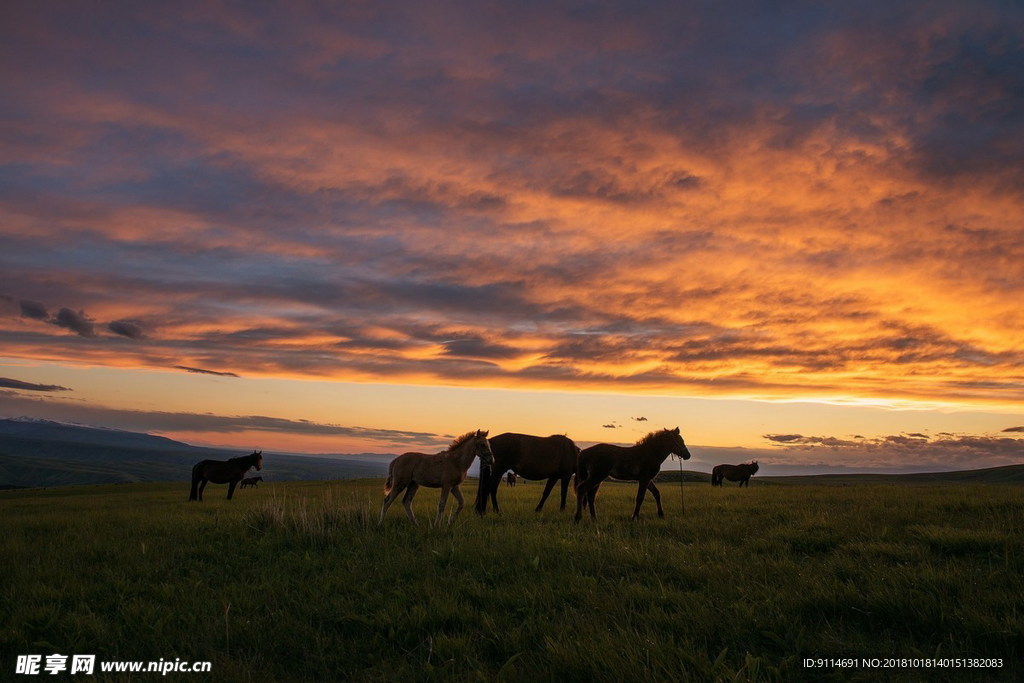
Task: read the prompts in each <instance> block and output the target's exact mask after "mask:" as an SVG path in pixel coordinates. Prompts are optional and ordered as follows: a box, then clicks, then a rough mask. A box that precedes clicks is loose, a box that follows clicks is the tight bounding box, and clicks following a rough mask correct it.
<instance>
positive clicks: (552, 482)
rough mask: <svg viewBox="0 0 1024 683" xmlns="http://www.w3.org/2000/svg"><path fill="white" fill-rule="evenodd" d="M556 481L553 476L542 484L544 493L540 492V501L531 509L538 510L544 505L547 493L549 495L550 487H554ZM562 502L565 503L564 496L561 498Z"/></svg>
mask: <svg viewBox="0 0 1024 683" xmlns="http://www.w3.org/2000/svg"><path fill="white" fill-rule="evenodd" d="M556 481H558V479H556V478H555V477H551V478H549V479H548V483H546V484H544V493H543V494H541V497H540V502H539V503H537V507H535V508H534V509H533V511H534V512H540V511H541V508H543V507H544V501H546V500H547V499H548V495H550V493H551V489H553V488H555V482H556ZM562 503H563V504H564V503H565V500H564V498H563V500H562Z"/></svg>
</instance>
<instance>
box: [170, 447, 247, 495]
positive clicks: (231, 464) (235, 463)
mask: <svg viewBox="0 0 1024 683" xmlns="http://www.w3.org/2000/svg"><path fill="white" fill-rule="evenodd" d="M253 467H255V468H256V471H257V472H258V471H259V470H262V469H263V451H253V452H252V454H251V455H243V456H242V457H240V458H231V459H230V460H203V461H202V462H198V463H196V465H195V467H193V468H192V491H191V493H189V495H188V499H189V500H190V501H192V500H198V501H202V500H203V489H205V488H206V483H207V482H208V481H212V482H213V483H214V484H227V485H228V500H231V496H233V495H234V493H235V486H236V485H237V484H238V482H240V481H242V477H244V476H245V473H246V472H248V471H249V469H250V468H253Z"/></svg>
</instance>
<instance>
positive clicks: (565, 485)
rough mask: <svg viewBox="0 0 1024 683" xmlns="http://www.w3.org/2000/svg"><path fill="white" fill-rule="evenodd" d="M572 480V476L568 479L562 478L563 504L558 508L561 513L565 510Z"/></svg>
mask: <svg viewBox="0 0 1024 683" xmlns="http://www.w3.org/2000/svg"><path fill="white" fill-rule="evenodd" d="M570 479H572V475H571V474H570V475H569V476H568V477H562V504H561V505H559V506H558V510H559V512H563V511H564V510H565V497H566V495H568V493H569V480H570Z"/></svg>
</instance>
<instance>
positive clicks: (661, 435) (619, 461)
mask: <svg viewBox="0 0 1024 683" xmlns="http://www.w3.org/2000/svg"><path fill="white" fill-rule="evenodd" d="M673 453H674V454H675V455H678V456H679V457H681V458H682V459H683V460H689V459H690V451H688V450H686V444H685V443H683V437H682V436H680V435H679V427H676V428H675V429H662V430H661V431H660V432H651V433H650V434H648V435H647V436H645V437H644V438H642V439H640V440H639V441H637V442H636V444H634V445H633V446H616V445H614V444H608V443H599V444H596V445H594V446H591V447H590V448H585V449H583V450H582V451H581V452H580V455H579V458H578V464H577V470H576V521H577V522H578V521H580V518H581V517H582V516H583V506H584V505H587V506H588V507H589V508H590V517H591V518H592V519H597V512H596V511H595V510H594V499H595V498H597V489H598V488H600V486H601V482H603V481H604V480H605V479H606V478H608V477H612V478H613V479H620V480H624V481H635V482H638V484H639V485H638V487H637V490H636V507H634V508H633V519H638V518H639V517H640V504H641V503H643V502H644V495H645V494H646V493H647V491H648V490H650V492H651V495H653V496H654V502H655V503H656V504H657V506H658V517H664V516H665V510H664V509H662V507H661V491H659V490H658V487H657V486H655V485H654V479H655V477H657V476H658V473H659V472H660V471H661V463H663V462H665V458H667V457H668V456H669V455H671V454H673Z"/></svg>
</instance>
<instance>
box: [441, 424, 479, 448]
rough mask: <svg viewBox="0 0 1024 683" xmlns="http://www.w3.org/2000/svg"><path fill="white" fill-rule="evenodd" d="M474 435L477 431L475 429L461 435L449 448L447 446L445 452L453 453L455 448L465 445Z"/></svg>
mask: <svg viewBox="0 0 1024 683" xmlns="http://www.w3.org/2000/svg"><path fill="white" fill-rule="evenodd" d="M476 433H477V430H475V429H472V430H470V431H468V432H466V433H465V434H463V435H462V436H460V437H459V438H457V439H455V440H454V441H452V444H451V445H450V446H448V448H447V449H446V450H449V451H454V450H455V449H456V448H458V447H459V446H461V445H462V444H464V443H466V442H467V441H469V440H470V439H472V438H473V437H475V436H476Z"/></svg>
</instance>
